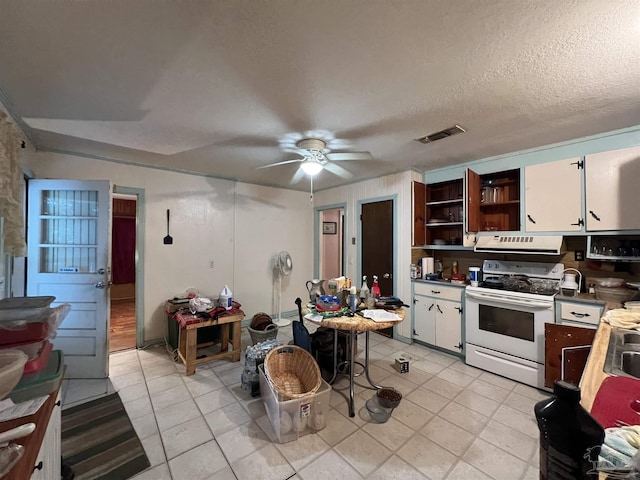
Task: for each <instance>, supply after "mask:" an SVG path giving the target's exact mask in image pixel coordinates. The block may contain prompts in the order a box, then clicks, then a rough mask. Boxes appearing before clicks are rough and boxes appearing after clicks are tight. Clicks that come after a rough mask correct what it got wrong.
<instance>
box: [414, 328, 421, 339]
mask: <svg viewBox="0 0 640 480" xmlns="http://www.w3.org/2000/svg"><path fill="white" fill-rule="evenodd" d="M413 336H414V337H419V336H420V335H418V334H417V333H416V329H415V328H414V329H413Z"/></svg>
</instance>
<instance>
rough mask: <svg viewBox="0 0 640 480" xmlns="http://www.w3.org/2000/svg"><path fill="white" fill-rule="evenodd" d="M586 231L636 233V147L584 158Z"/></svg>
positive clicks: (639, 175) (639, 159)
mask: <svg viewBox="0 0 640 480" xmlns="http://www.w3.org/2000/svg"><path fill="white" fill-rule="evenodd" d="M585 176H586V183H585V185H586V205H587V211H586V217H587V230H591V231H597V230H637V229H638V228H639V226H640V208H638V179H640V147H632V148H623V149H620V150H613V151H609V152H602V153H595V154H593V155H587V157H586V159H585Z"/></svg>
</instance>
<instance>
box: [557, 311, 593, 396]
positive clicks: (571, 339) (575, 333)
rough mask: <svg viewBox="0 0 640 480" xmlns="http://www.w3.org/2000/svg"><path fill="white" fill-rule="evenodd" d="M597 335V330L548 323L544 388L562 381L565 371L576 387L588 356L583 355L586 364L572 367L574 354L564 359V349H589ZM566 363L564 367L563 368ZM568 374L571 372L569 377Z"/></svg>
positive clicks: (566, 378) (568, 379)
mask: <svg viewBox="0 0 640 480" xmlns="http://www.w3.org/2000/svg"><path fill="white" fill-rule="evenodd" d="M595 335H596V329H595V328H582V327H572V326H569V325H556V324H553V323H546V324H545V326H544V386H545V387H548V388H552V387H553V382H555V381H556V380H561V379H562V371H563V369H564V370H565V378H564V380H567V381H569V382H571V383H573V384H575V385H577V384H578V383H579V381H580V376H581V375H582V371H583V370H584V366H585V364H586V357H587V355H583V358H584V363H582V365H580V366H579V367H576V365H570V364H569V363H570V362H571V361H574V362H575V360H576V359H575V358H574V355H573V354H574V353H575V352H573V351H570V354H569V355H565V356H564V358H563V353H564V352H563V349H567V348H568V347H589V346H590V345H591V344H592V343H593V338H594V337H595ZM563 363H564V366H563ZM566 372H571V376H568V375H567V374H566Z"/></svg>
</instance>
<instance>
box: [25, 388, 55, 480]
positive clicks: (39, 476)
mask: <svg viewBox="0 0 640 480" xmlns="http://www.w3.org/2000/svg"><path fill="white" fill-rule="evenodd" d="M61 394H62V388H60V390H59V392H58V397H57V398H56V405H54V406H53V410H52V411H51V417H50V418H49V423H48V424H47V430H46V432H45V434H44V438H43V439H42V445H41V446H40V452H39V453H38V456H37V457H36V464H35V465H34V470H33V474H32V475H31V480H52V479H57V478H60V469H61V460H60V448H61V445H60V441H61V425H60V422H61V407H60V404H59V403H58V402H59V401H60V397H61Z"/></svg>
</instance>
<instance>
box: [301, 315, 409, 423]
mask: <svg viewBox="0 0 640 480" xmlns="http://www.w3.org/2000/svg"><path fill="white" fill-rule="evenodd" d="M393 313H395V314H397V315H398V317H400V319H399V320H394V321H389V322H384V321H374V320H371V319H369V318H365V317H362V316H360V315H354V316H341V317H329V318H322V319H320V320H318V317H315V316H313V315H309V314H308V315H305V317H304V318H305V320H308V321H310V322H312V323H313V324H315V325H319V326H321V327H327V328H331V329H333V330H335V333H336V334H335V335H334V343H333V351H334V375H333V378H334V379H335V376H336V373H337V368H338V366H337V362H336V357H337V349H338V335H337V333H338V331H341V332H345V333H347V334H348V336H349V352H350V354H349V359H348V362H349V416H350V417H355V415H356V413H355V401H354V397H355V393H354V367H355V364H356V363H358V362H356V361H355V357H356V336H357V335H358V334H359V333H364V334H365V348H364V364H360V365H362V367H363V368H364V372H363V373H364V375H365V378H366V379H367V381H368V382H369V385H371V386H372V387H373V388H376V389H379V388H382V387H381V386H380V385H376V384H375V383H373V381H372V380H371V378H370V377H369V332H370V331H375V330H384V329H385V328H389V327H393V325H395V324H397V323H399V322H401V321H402V320H404V309H403V308H398V309H397V310H393Z"/></svg>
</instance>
